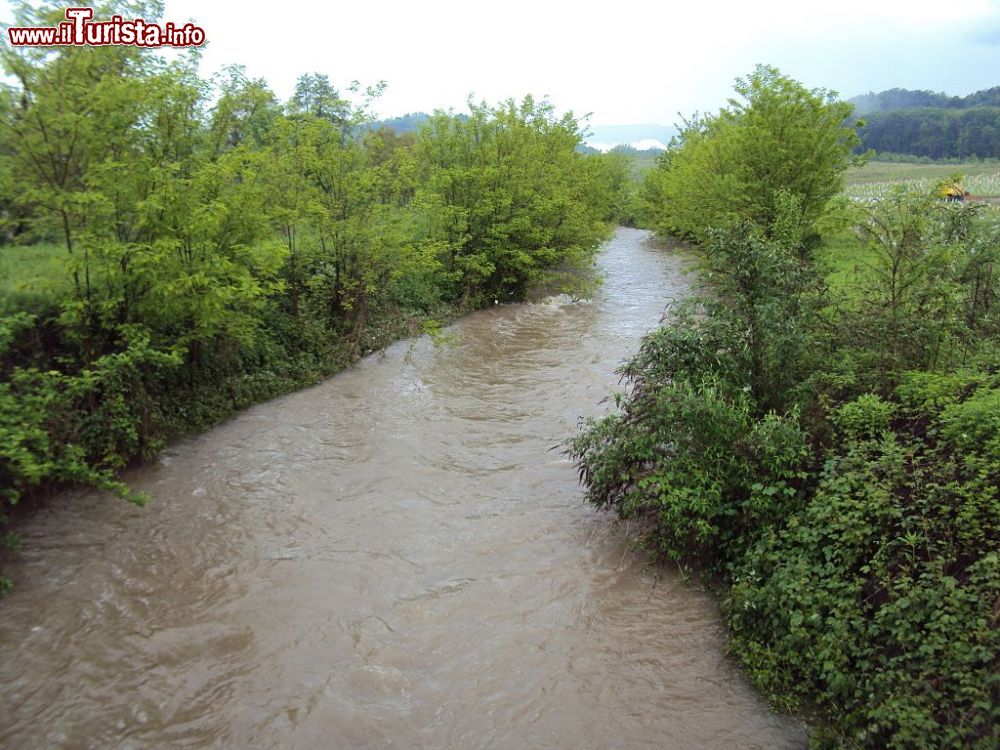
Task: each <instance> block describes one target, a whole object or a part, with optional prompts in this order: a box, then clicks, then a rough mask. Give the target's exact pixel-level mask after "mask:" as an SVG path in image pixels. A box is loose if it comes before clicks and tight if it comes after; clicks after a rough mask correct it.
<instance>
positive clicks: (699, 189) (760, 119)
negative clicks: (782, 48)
mask: <svg viewBox="0 0 1000 750" xmlns="http://www.w3.org/2000/svg"><path fill="white" fill-rule="evenodd" d="M736 93H737V94H738V95H739V97H740V99H739V100H731V101H730V106H729V107H727V108H725V109H723V110H721V111H720V112H719V113H718V114H716V115H711V116H704V117H700V118H696V119H695V120H694V121H692V122H689V123H687V124H686V126H685V128H684V129H683V130H682V131H681V133H680V135H679V136H677V138H675V139H674V140H673V142H672V148H670V149H669V150H668V151H667V152H666V153H665V154H663V156H661V157H660V159H659V160H658V168H657V169H656V170H653V171H652V172H650V173H649V175H648V176H647V179H646V198H647V202H648V204H649V206H650V209H649V213H650V215H651V219H652V221H653V223H654V225H655V226H656V228H657V229H659V230H661V231H663V232H667V233H670V234H675V235H680V236H683V237H690V238H693V239H696V240H699V241H704V240H705V239H707V238H708V233H709V230H711V229H720V228H723V227H732V226H734V225H736V224H739V223H740V222H743V221H746V220H749V221H752V222H754V223H756V224H758V225H759V226H762V227H771V226H773V225H775V221H776V218H777V216H778V215H779V213H782V214H783V215H784V216H785V219H786V220H789V221H792V222H793V223H794V224H795V225H796V229H797V231H801V232H803V233H805V234H807V235H808V234H812V233H813V232H814V224H815V222H816V220H817V219H818V218H819V216H820V214H821V213H822V211H823V208H824V207H825V206H826V203H827V202H828V201H829V200H830V199H831V198H833V197H834V196H835V195H837V194H838V193H839V192H840V191H841V189H842V187H843V171H844V169H845V168H846V166H847V160H848V157H849V155H850V154H851V152H852V151H853V149H854V148H855V147H856V146H857V144H858V137H857V134H856V133H855V131H854V130H853V129H852V128H850V127H847V126H846V125H845V124H844V122H845V119H846V118H847V117H848V116H849V115H850V114H851V106H850V105H849V104H846V103H844V102H840V101H838V100H837V97H836V95H835V94H833V93H831V92H827V91H824V90H814V91H810V90H807V89H805V88H803V87H802V86H800V85H798V84H797V83H796V82H795V81H793V80H791V79H789V78H787V77H786V76H783V75H781V73H780V72H779V71H778V70H776V69H774V68H771V67H766V66H759V67H758V68H757V69H756V70H755V71H754V73H753V74H752V75H750V76H749V77H748V78H746V79H739V80H738V81H737V84H736ZM789 204H794V205H795V209H794V210H786V208H787V207H788V206H789Z"/></svg>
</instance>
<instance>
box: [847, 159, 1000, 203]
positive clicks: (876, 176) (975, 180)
mask: <svg viewBox="0 0 1000 750" xmlns="http://www.w3.org/2000/svg"><path fill="white" fill-rule="evenodd" d="M954 174H960V175H963V176H964V179H963V180H962V186H963V187H964V188H965V189H966V190H968V191H969V192H970V193H972V194H973V195H977V196H998V195H1000V164H998V163H997V162H992V163H991V162H967V163H963V164H918V163H915V162H879V161H873V162H868V163H867V164H865V165H864V166H862V167H852V168H851V169H849V170H847V189H846V190H845V192H846V193H847V195H849V196H850V197H852V198H863V199H868V200H870V199H874V198H881V197H883V196H884V195H886V193H888V192H889V191H890V190H891V189H893V188H894V187H900V186H903V187H909V188H914V189H916V190H921V191H925V192H930V191H932V190H934V188H935V187H936V186H937V184H938V182H940V181H941V180H944V179H947V178H948V177H951V176H952V175H954Z"/></svg>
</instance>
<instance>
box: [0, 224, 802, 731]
mask: <svg viewBox="0 0 1000 750" xmlns="http://www.w3.org/2000/svg"><path fill="white" fill-rule="evenodd" d="M600 262H601V266H602V268H603V271H604V273H605V275H606V281H605V284H604V287H603V288H602V289H601V291H600V292H599V294H598V295H597V296H596V297H595V299H594V300H592V301H586V302H574V301H571V300H569V299H561V298H555V299H549V300H546V301H545V302H542V303H536V304H527V305H499V306H496V307H493V308H491V309H487V310H483V311H481V312H478V313H475V314H473V315H470V316H468V317H466V318H463V319H462V320H460V321H459V322H458V323H456V324H455V325H454V326H452V327H451V328H450V329H449V333H450V334H452V336H453V341H452V342H451V344H450V345H448V346H446V347H444V348H436V347H435V346H434V345H433V343H431V342H430V341H429V340H426V339H421V340H416V341H408V342H407V341H404V342H399V343H397V344H395V345H393V346H392V347H390V348H389V349H388V350H387V351H386V352H385V353H384V354H382V355H378V354H376V355H374V356H371V357H369V358H367V359H365V360H363V361H361V362H359V363H358V364H357V365H356V366H355V367H353V368H351V369H350V370H348V371H346V372H343V373H341V374H340V375H338V376H336V377H334V378H332V379H331V380H329V381H327V382H325V383H323V384H321V385H318V386H316V387H314V388H310V389H308V390H305V391H301V392H299V393H295V394H292V395H289V396H286V397H283V398H279V399H277V400H275V401H271V402H270V403H266V404H262V405H260V406H256V407H254V408H252V409H249V410H248V411H246V412H244V413H243V414H241V415H240V416H238V417H236V418H234V419H232V420H230V421H229V422H227V423H225V424H223V425H221V426H220V427H218V428H216V429H214V430H211V431H210V432H208V433H205V434H204V435H201V436H200V437H197V438H194V439H191V440H187V441H185V442H182V443H180V444H177V445H175V446H173V447H172V448H170V449H169V450H167V451H166V452H165V453H164V454H163V456H162V457H161V459H160V460H159V461H158V462H157V463H156V464H153V465H151V466H147V467H144V468H142V469H139V470H136V471H134V472H131V473H130V474H129V475H128V477H127V479H128V481H129V482H130V483H132V484H133V485H134V486H136V487H138V488H140V489H142V490H145V491H147V492H149V493H150V494H151V495H152V496H153V498H154V500H153V502H152V503H151V504H150V505H148V506H147V507H146V508H142V509H139V508H134V507H132V506H129V505H127V504H125V503H122V502H120V501H117V500H114V499H109V498H107V497H103V496H101V495H99V494H98V493H93V492H76V493H67V494H64V495H62V496H60V497H58V498H55V499H54V500H53V501H52V502H50V503H48V504H47V505H46V506H45V507H44V508H42V509H41V510H40V511H39V512H38V514H37V515H36V516H35V517H34V518H32V519H31V521H30V522H29V523H27V524H26V525H25V526H24V527H23V528H22V529H21V531H22V534H23V536H24V541H25V551H24V553H23V555H22V556H21V558H20V560H19V561H18V562H17V564H16V565H15V567H14V568H13V570H12V573H13V575H14V577H15V579H16V582H17V587H16V588H15V590H14V592H13V593H12V594H11V596H9V597H8V598H7V599H6V600H5V601H3V602H2V603H0V649H2V652H0V653H2V658H0V746H2V747H4V748H36V747H66V748H89V747H92V748H168V747H169V748H189V747H232V748H355V747H358V748H363V747H400V748H511V749H517V750H521V749H527V748H574V749H579V748H602V749H603V748H769V749H770V748H800V747H803V746H804V744H805V734H804V732H803V730H802V728H801V726H799V725H798V724H797V723H795V722H792V721H790V720H789V719H787V718H784V717H780V716H776V715H774V714H772V713H771V712H769V710H768V709H767V706H766V705H765V704H764V703H763V702H762V701H761V699H760V698H758V697H757V696H756V695H755V694H754V692H753V691H752V690H751V689H750V687H749V686H748V684H747V682H746V680H745V679H744V678H743V677H742V675H741V674H740V672H739V671H738V669H737V668H736V667H735V666H734V665H733V664H732V662H731V661H730V660H729V659H728V658H727V657H726V656H725V641H724V633H723V628H722V625H721V623H720V620H719V614H718V609H717V606H716V604H715V603H714V600H713V599H712V597H711V596H710V595H708V594H706V593H704V592H700V591H697V590H693V589H692V588H690V587H688V586H685V585H684V584H683V583H682V582H680V581H679V580H678V579H677V578H676V576H674V575H673V574H672V573H671V572H670V571H669V570H664V569H662V568H655V567H653V566H651V565H650V564H649V563H648V561H646V560H644V559H643V558H642V557H641V556H640V555H638V554H634V553H633V552H632V551H630V549H629V548H628V547H627V545H626V544H625V541H624V535H623V534H622V533H621V532H620V531H619V532H618V533H613V532H612V531H611V526H612V524H611V522H610V519H609V518H608V517H607V516H605V515H602V514H599V513H596V512H595V511H594V510H592V509H591V508H590V507H588V506H587V505H586V504H585V503H584V502H582V500H581V490H580V488H579V486H578V484H577V479H576V473H575V471H574V467H573V465H572V464H571V462H570V461H569V460H568V459H567V458H566V457H565V456H564V455H562V454H561V453H560V452H559V451H558V450H552V448H553V446H557V445H558V444H559V443H560V442H561V441H562V440H564V439H565V438H566V437H567V436H568V435H570V434H572V433H573V432H574V431H575V429H576V426H577V421H578V418H579V417H580V416H582V415H583V416H586V415H593V414H598V413H601V412H602V411H604V410H605V409H607V405H606V404H605V405H601V404H600V403H599V402H600V401H601V399H602V398H603V397H604V396H605V395H606V394H607V393H608V391H609V390H610V389H611V388H612V387H614V386H615V384H616V383H617V378H616V376H615V375H614V368H615V367H616V366H617V365H618V364H619V363H620V361H621V360H622V359H623V358H624V357H626V356H627V355H628V354H629V353H630V352H633V351H634V350H635V349H636V347H637V345H638V340H639V338H640V336H641V335H642V334H643V333H644V332H646V331H647V330H649V329H650V328H652V327H653V326H655V325H656V323H657V322H658V320H659V318H660V315H661V313H662V312H663V309H664V306H665V305H667V304H668V303H669V302H670V301H671V300H672V299H676V298H679V297H681V296H683V295H685V294H686V293H687V290H688V289H689V286H690V283H691V282H690V277H687V276H686V275H685V274H684V272H683V268H684V265H685V261H684V260H683V257H682V256H681V255H680V254H679V253H678V252H677V251H674V250H671V249H669V248H663V247H662V246H657V245H655V244H654V243H653V242H652V241H651V240H650V237H649V235H648V234H646V233H645V232H641V231H638V230H629V229H620V230H618V232H617V233H616V235H615V237H614V239H613V240H612V241H611V242H609V243H608V245H607V246H606V249H605V251H604V252H603V254H602V256H601V261H600Z"/></svg>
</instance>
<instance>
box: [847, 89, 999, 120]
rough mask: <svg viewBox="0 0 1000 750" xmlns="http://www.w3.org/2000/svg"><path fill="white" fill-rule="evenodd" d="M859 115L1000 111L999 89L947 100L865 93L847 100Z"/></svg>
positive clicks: (926, 94) (925, 94)
mask: <svg viewBox="0 0 1000 750" xmlns="http://www.w3.org/2000/svg"><path fill="white" fill-rule="evenodd" d="M848 101H849V102H850V103H851V104H853V105H854V107H855V110H856V111H857V113H858V114H859V115H867V114H869V113H872V112H890V111H893V110H899V109H920V108H924V107H936V108H940V109H970V108H972V107H1000V86H994V87H993V88H990V89H983V90H982V91H976V92H975V93H972V94H969V95H968V96H948V95H947V94H943V93H940V92H936V91H912V90H910V89H899V88H896V89H889V90H888V91H880V92H879V93H877V94H876V93H874V92H869V93H867V94H862V95H861V96H855V97H851V99H849V100H848Z"/></svg>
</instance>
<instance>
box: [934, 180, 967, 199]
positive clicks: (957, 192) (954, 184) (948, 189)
mask: <svg viewBox="0 0 1000 750" xmlns="http://www.w3.org/2000/svg"><path fill="white" fill-rule="evenodd" d="M937 194H938V197H939V198H943V199H944V200H946V201H949V202H951V201H964V200H965V199H966V198H968V197H969V191H968V190H966V189H965V188H963V187H962V176H961V175H953V176H951V177H949V178H948V179H947V180H942V181H941V182H939V183H938V186H937Z"/></svg>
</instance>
